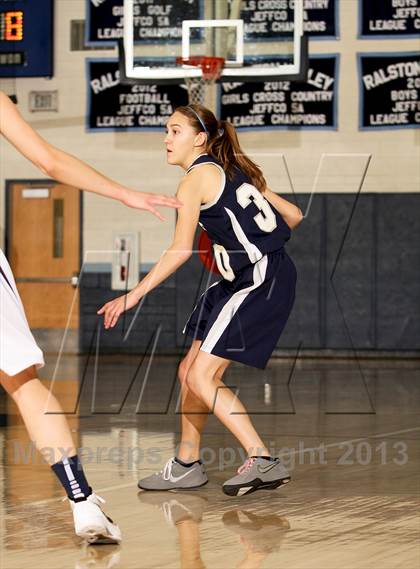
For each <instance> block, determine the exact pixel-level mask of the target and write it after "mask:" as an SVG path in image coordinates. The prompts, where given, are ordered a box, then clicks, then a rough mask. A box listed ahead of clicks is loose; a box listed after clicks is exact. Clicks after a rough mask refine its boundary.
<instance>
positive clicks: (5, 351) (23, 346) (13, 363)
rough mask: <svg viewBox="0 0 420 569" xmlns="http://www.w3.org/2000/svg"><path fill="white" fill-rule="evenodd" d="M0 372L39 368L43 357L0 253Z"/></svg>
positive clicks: (17, 371)
mask: <svg viewBox="0 0 420 569" xmlns="http://www.w3.org/2000/svg"><path fill="white" fill-rule="evenodd" d="M0 267H1V269H2V271H3V273H4V274H5V275H6V278H7V281H6V280H5V278H4V276H3V275H2V274H1V272H0V370H2V371H3V372H5V373H6V374H7V375H12V376H13V375H16V374H17V373H19V372H21V371H23V370H24V369H26V368H28V367H31V366H33V365H35V366H36V367H42V366H43V365H44V357H43V355H42V351H41V349H40V348H39V346H38V345H37V343H36V342H35V339H34V337H33V335H32V332H31V331H30V329H29V324H28V321H27V319H26V316H25V310H24V308H23V304H22V301H21V299H20V296H19V293H18V291H17V288H16V283H15V279H14V277H13V273H12V269H11V268H10V265H9V263H8V262H7V259H6V257H5V256H4V254H3V251H2V250H1V249H0Z"/></svg>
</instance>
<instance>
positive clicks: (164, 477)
mask: <svg viewBox="0 0 420 569" xmlns="http://www.w3.org/2000/svg"><path fill="white" fill-rule="evenodd" d="M207 482H208V478H207V474H206V472H205V470H204V466H203V465H202V464H201V463H200V462H196V463H195V464H193V465H192V466H182V464H179V462H176V460H175V458H170V459H169V460H168V462H167V463H166V464H165V466H164V467H163V468H162V470H160V471H159V472H156V473H155V474H152V475H151V476H147V477H146V478H143V479H142V480H140V481H139V482H138V484H137V486H138V487H139V488H141V489H142V490H177V489H182V490H186V489H189V488H199V487H200V486H204V484H207Z"/></svg>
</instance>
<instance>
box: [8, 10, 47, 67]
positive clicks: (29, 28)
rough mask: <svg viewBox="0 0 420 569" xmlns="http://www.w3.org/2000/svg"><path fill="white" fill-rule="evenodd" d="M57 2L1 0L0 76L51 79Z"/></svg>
mask: <svg viewBox="0 0 420 569" xmlns="http://www.w3.org/2000/svg"><path fill="white" fill-rule="evenodd" d="M53 2H54V0H0V77H52V75H53Z"/></svg>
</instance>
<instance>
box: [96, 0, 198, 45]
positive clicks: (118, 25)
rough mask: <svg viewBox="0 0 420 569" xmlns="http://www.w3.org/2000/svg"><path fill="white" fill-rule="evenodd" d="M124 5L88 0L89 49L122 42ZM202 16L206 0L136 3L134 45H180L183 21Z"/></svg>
mask: <svg viewBox="0 0 420 569" xmlns="http://www.w3.org/2000/svg"><path fill="white" fill-rule="evenodd" d="M123 3H124V2H123V0H86V44H87V45H106V44H110V43H111V44H115V43H116V42H117V41H118V40H119V39H122V37H123V25H124V24H123V16H124V7H123ZM202 12H203V3H202V0H199V1H195V0H194V1H193V2H191V1H190V0H153V2H144V0H134V41H135V42H142V41H144V42H162V43H164V42H168V41H180V40H181V27H182V21H183V20H197V19H199V18H202ZM197 33H198V32H197ZM192 37H194V35H192Z"/></svg>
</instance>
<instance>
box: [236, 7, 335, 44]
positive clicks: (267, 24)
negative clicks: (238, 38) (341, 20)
mask: <svg viewBox="0 0 420 569" xmlns="http://www.w3.org/2000/svg"><path fill="white" fill-rule="evenodd" d="M241 5H242V9H241V15H240V17H241V19H242V20H244V29H245V41H264V40H266V41H272V40H281V39H285V35H286V37H290V36H291V35H292V34H293V28H294V25H293V15H294V10H293V6H294V0H274V1H272V0H269V1H267V0H243V1H242V3H241ZM303 9H304V24H303V29H304V31H305V33H306V34H307V35H308V36H309V37H310V38H311V39H316V38H319V39H337V37H338V0H304V2H303Z"/></svg>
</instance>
